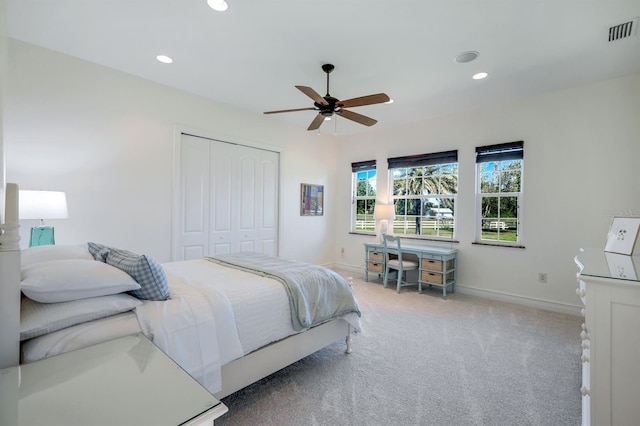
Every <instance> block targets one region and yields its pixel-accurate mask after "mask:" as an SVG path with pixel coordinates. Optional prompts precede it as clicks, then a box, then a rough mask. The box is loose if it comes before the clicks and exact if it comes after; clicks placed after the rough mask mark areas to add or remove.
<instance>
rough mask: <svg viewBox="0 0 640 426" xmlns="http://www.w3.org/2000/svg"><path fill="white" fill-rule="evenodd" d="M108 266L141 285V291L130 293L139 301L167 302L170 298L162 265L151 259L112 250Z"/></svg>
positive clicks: (108, 257)
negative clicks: (119, 270)
mask: <svg viewBox="0 0 640 426" xmlns="http://www.w3.org/2000/svg"><path fill="white" fill-rule="evenodd" d="M107 264H108V265H112V266H115V267H116V268H118V269H121V270H123V271H124V272H126V273H127V274H129V275H131V276H132V277H133V278H134V279H135V280H136V282H137V283H138V284H140V289H139V290H134V291H131V292H130V293H131V294H132V295H134V296H135V297H137V298H138V299H144V300H167V299H168V298H169V297H170V294H169V283H168V281H167V275H166V274H165V272H164V269H162V265H160V264H159V263H158V262H156V261H155V260H153V259H151V258H150V257H148V256H146V255H144V254H143V255H139V254H135V253H131V252H130V251H126V250H118V249H112V250H111V251H109V254H108V255H107Z"/></svg>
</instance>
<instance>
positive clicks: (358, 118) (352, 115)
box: [336, 109, 378, 126]
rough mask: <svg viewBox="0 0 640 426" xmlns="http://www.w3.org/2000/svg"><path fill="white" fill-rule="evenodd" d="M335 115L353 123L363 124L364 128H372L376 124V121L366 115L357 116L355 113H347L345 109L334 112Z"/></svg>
mask: <svg viewBox="0 0 640 426" xmlns="http://www.w3.org/2000/svg"><path fill="white" fill-rule="evenodd" d="M336 114H338V115H339V116H341V117H344V118H346V119H349V120H351V121H355V122H356V123H360V124H364V125H365V126H373V125H374V124H376V123H377V122H378V120H374V119H373V118H371V117H367V116H366V115H362V114H358V113H357V112H353V111H349V110H346V109H341V110H339V111H336Z"/></svg>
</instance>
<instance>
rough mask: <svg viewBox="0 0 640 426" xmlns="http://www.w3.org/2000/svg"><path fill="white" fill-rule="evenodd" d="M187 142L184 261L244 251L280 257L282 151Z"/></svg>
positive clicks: (184, 150)
mask: <svg viewBox="0 0 640 426" xmlns="http://www.w3.org/2000/svg"><path fill="white" fill-rule="evenodd" d="M181 142H182V147H181V156H182V157H183V161H181V169H182V172H181V173H180V179H181V180H182V181H183V184H182V185H180V188H181V191H182V193H183V195H182V196H181V197H180V199H181V203H183V205H182V206H181V207H182V208H181V209H180V211H181V212H183V213H182V219H181V220H180V223H181V229H182V233H181V236H182V238H183V240H182V242H181V247H180V248H179V250H177V251H178V252H179V253H183V256H184V257H183V258H184V259H193V258H197V257H202V256H206V255H209V254H222V253H235V252H240V251H252V252H258V253H264V254H269V255H273V256H275V255H277V254H278V243H277V241H278V239H277V237H278V198H279V192H278V187H279V153H277V152H273V151H268V150H263V149H258V148H252V147H248V146H243V145H236V144H231V143H226V142H221V141H215V140H211V139H205V138H199V137H194V136H187V135H182V138H181ZM203 143H204V144H205V145H206V146H207V147H208V150H207V149H205V148H204V145H203ZM194 146H196V147H197V148H194ZM205 177H206V178H205ZM200 220H202V221H203V222H206V223H203V224H202V225H201V223H200ZM187 230H188V232H185V231H187ZM203 239H205V240H206V241H203ZM200 249H201V251H199V250H200Z"/></svg>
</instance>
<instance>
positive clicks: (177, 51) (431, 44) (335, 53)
mask: <svg viewBox="0 0 640 426" xmlns="http://www.w3.org/2000/svg"><path fill="white" fill-rule="evenodd" d="M227 2H228V3H229V9H228V10H227V11H226V12H223V13H221V12H215V11H213V10H212V9H210V8H209V7H208V6H207V4H206V0H7V15H8V33H9V36H10V37H12V38H15V39H18V40H22V41H25V42H28V43H32V44H36V45H39V46H44V47H47V48H50V49H53V50H56V51H60V52H63V53H66V54H69V55H72V56H76V57H79V58H83V59H86V60H88V61H91V62H95V63H98V64H102V65H105V66H108V67H111V68H115V69H118V70H121V71H124V72H127V73H130V74H134V75H138V76H140V77H144V78H146V79H149V80H153V81H156V82H159V83H162V84H165V85H168V86H172V87H176V88H179V89H183V90H185V91H188V92H192V93H196V94H198V95H201V96H204V97H207V98H211V99H214V100H216V101H218V102H222V103H226V104H231V105H234V106H237V107H240V108H243V109H245V110H249V111H254V112H256V113H262V112H263V111H268V110H279V109H289V108H304V107H311V106H313V105H312V101H311V99H309V98H307V97H306V96H305V95H304V94H302V93H301V92H300V91H298V90H297V89H295V88H294V85H303V86H310V87H312V88H314V89H315V90H316V91H317V92H318V93H320V94H321V95H324V94H325V92H326V75H325V74H324V72H323V71H322V69H321V65H322V64H323V63H327V62H329V63H333V64H334V65H335V67H336V68H335V71H333V73H332V74H331V87H330V89H331V90H330V92H331V95H332V96H334V97H336V98H339V99H348V98H352V97H357V96H363V95H369V94H373V93H379V92H385V93H387V94H388V95H389V96H390V97H391V98H392V99H394V101H395V102H394V103H393V104H392V105H385V104H381V105H372V106H365V107H357V108H353V111H354V112H358V113H360V114H364V115H367V116H370V117H372V118H375V119H377V120H378V121H379V122H378V124H376V125H375V126H374V127H373V128H371V129H375V128H382V127H388V126H393V125H396V124H399V123H405V122H409V121H415V120H420V119H423V118H427V117H432V116H435V115H440V114H446V113H450V112H454V111H458V110H461V109H469V108H476V107H478V106H481V105H483V104H487V103H491V102H495V101H501V100H508V99H513V98H517V97H521V96H528V95H531V94H535V93H542V92H547V91H552V90H557V89H561V88H565V87H571V86H576V85H580V84H583V83H589V82H594V81H598V80H604V79H608V78H612V77H617V76H622V75H625V74H630V73H637V72H640V36H638V32H637V28H635V30H634V34H635V36H633V37H631V38H627V39H624V40H618V41H616V42H612V43H610V42H608V29H609V27H610V26H613V25H617V24H620V23H623V22H626V21H629V20H632V19H633V18H635V17H637V16H640V0H597V1H593V0H549V1H547V0H439V1H435V0H415V1H412V0H396V1H388V0H387V1H380V0H366V1H365V0H322V1H317V0H316V1H311V0H270V1H267V0H227ZM467 50H475V51H478V52H480V56H479V57H478V59H476V60H475V61H473V62H470V63H466V64H459V63H456V62H454V57H455V56H456V55H457V54H459V53H461V52H463V51H467ZM158 54H165V55H168V56H170V57H172V58H173V60H174V62H173V64H170V65H166V64H161V63H159V62H158V61H157V60H156V59H155V57H156V55H158ZM479 71H485V72H488V73H489V77H488V78H486V79H484V80H480V81H476V80H472V79H471V76H472V75H473V74H475V73H476V72H479ZM315 114H316V113H315V112H314V111H302V112H291V113H285V114H275V115H268V116H265V117H266V118H267V119H270V120H282V121H286V122H288V123H292V124H293V125H295V126H299V127H300V128H302V129H306V127H307V126H308V125H309V123H310V122H311V120H312V119H313V118H314V117H315ZM321 131H322V132H323V133H330V134H332V133H334V131H335V127H334V124H333V122H330V123H325V124H323V126H322V127H321ZM362 131H364V132H366V131H370V129H369V128H368V127H366V126H362V125H360V124H356V123H353V122H350V121H348V120H345V119H343V118H339V119H338V122H337V133H338V134H339V135H348V134H354V133H356V132H362Z"/></svg>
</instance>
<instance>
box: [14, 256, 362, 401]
mask: <svg viewBox="0 0 640 426" xmlns="http://www.w3.org/2000/svg"><path fill="white" fill-rule="evenodd" d="M162 266H163V268H164V270H165V272H166V275H167V278H168V282H169V287H170V291H171V299H170V300H167V301H144V303H143V304H142V305H141V306H138V307H137V308H136V311H135V316H134V314H133V312H129V313H124V314H120V315H116V316H113V317H110V318H105V319H102V320H97V321H92V322H90V323H85V324H80V325H78V326H73V327H69V328H68V329H64V330H60V331H58V332H55V333H51V334H50V335H45V336H41V337H37V338H35V339H31V340H29V341H26V342H24V344H23V362H32V361H35V360H37V359H41V358H44V357H47V356H51V355H53V354H55V353H54V352H55V351H59V352H58V353H62V352H66V351H68V350H72V349H78V348H80V347H85V346H89V345H92V344H95V343H97V341H96V340H97V339H103V340H102V341H104V340H108V339H109V338H115V337H119V334H121V333H125V334H133V333H135V332H138V331H139V330H140V329H142V331H143V332H144V333H145V335H146V336H147V337H149V338H150V339H151V340H152V341H153V342H154V343H155V344H156V345H158V346H159V347H160V348H161V349H162V350H163V351H164V352H165V353H167V354H168V355H169V356H170V357H171V358H173V359H174V361H176V362H177V363H178V364H179V365H180V366H181V367H182V368H184V369H185V370H186V371H187V372H188V373H189V374H191V375H192V376H193V377H194V378H195V379H196V380H198V381H199V382H200V383H201V384H202V385H203V386H205V387H206V388H207V389H208V390H209V391H210V392H211V393H217V392H219V391H220V390H221V381H220V379H221V377H220V374H221V373H220V368H221V366H222V365H225V364H227V363H229V362H231V361H233V360H234V359H237V358H240V357H242V356H244V355H246V354H248V353H250V352H252V351H254V350H256V349H258V348H260V347H262V346H265V345H267V344H269V343H271V342H274V341H278V340H281V339H283V338H285V337H287V336H289V335H292V334H296V333H297V331H295V330H294V328H293V326H292V323H291V311H290V308H289V300H288V296H287V294H286V290H285V289H284V287H283V285H282V284H281V283H280V282H278V281H276V280H273V279H270V278H266V277H259V276H256V275H253V274H248V273H246V272H243V271H240V270H237V269H233V268H228V267H224V266H221V265H217V264H214V263H211V262H208V261H206V260H204V259H198V260H189V261H180V262H170V263H165V264H163V265H162ZM135 318H137V321H132V319H135ZM346 319H347V320H349V321H350V322H351V323H352V325H354V328H355V329H359V318H358V317H357V315H350V316H349V317H348V318H346ZM136 322H137V323H136ZM105 337H106V338H105Z"/></svg>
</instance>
